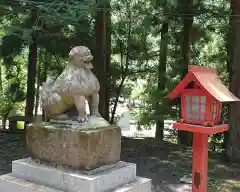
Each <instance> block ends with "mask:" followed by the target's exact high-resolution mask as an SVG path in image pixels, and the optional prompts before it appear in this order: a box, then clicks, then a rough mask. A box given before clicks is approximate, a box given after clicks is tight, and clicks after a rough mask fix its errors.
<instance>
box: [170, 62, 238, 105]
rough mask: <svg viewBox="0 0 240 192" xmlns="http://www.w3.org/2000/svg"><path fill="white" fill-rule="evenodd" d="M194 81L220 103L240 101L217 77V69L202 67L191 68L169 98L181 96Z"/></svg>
mask: <svg viewBox="0 0 240 192" xmlns="http://www.w3.org/2000/svg"><path fill="white" fill-rule="evenodd" d="M192 81H193V82H195V83H198V84H199V85H200V87H201V88H202V89H204V90H205V91H206V92H208V93H209V94H210V95H211V96H212V97H214V98H216V99H217V100H218V101H220V102H231V101H240V100H239V99H238V98H237V97H236V96H235V95H233V94H232V93H231V92H230V91H229V90H228V89H227V87H226V86H225V85H224V84H223V83H222V82H221V80H220V79H219V77H218V76H217V73H216V69H213V68H206V67H200V66H189V71H188V74H187V75H186V76H185V77H184V79H183V80H182V81H181V82H180V83H179V84H178V85H177V86H176V87H175V89H174V90H172V91H171V92H170V93H169V94H168V96H167V97H168V98H169V99H170V100H172V99H175V98H176V97H179V96H181V95H182V91H183V90H184V89H185V88H186V86H187V85H188V84H189V83H190V82H192Z"/></svg>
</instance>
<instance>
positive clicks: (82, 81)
mask: <svg viewBox="0 0 240 192" xmlns="http://www.w3.org/2000/svg"><path fill="white" fill-rule="evenodd" d="M92 60H93V56H92V54H91V52H90V50H89V49H88V48H87V47H85V46H76V47H74V48H73V49H72V50H71V51H70V53H69V62H68V64H67V66H66V68H65V69H64V70H63V72H62V73H61V75H60V76H59V77H58V78H57V79H56V80H54V79H52V78H51V77H48V78H47V80H46V82H45V83H43V86H42V91H41V106H42V108H43V110H44V111H45V113H46V114H47V116H48V117H50V118H51V119H61V120H64V119H71V120H77V121H78V122H80V123H84V122H86V121H88V118H87V114H86V103H85V100H86V99H87V100H88V103H89V108H90V115H91V116H97V117H100V115H99V112H98V105H99V95H98V92H99V89H100V85H99V81H98V79H97V78H96V76H95V75H94V74H93V73H92V72H91V69H92V68H93V66H92V63H91V61H92ZM72 118H73V119H72Z"/></svg>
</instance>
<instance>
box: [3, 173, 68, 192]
mask: <svg viewBox="0 0 240 192" xmlns="http://www.w3.org/2000/svg"><path fill="white" fill-rule="evenodd" d="M0 192H64V191H61V190H58V189H53V188H50V187H46V186H43V185H39V184H36V183H32V182H29V181H25V180H23V179H19V178H16V177H14V176H12V174H7V175H2V176H0Z"/></svg>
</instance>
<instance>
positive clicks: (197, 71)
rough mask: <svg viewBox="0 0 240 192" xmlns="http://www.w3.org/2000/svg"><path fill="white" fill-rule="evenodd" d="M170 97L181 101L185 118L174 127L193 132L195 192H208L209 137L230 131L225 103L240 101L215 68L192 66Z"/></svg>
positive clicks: (193, 179) (193, 181) (193, 188)
mask: <svg viewBox="0 0 240 192" xmlns="http://www.w3.org/2000/svg"><path fill="white" fill-rule="evenodd" d="M168 98H169V99H171V100H172V99H175V98H180V99H181V119H180V120H179V122H178V123H174V124H173V128H175V129H180V130H185V131H191V132H193V168H192V191H193V192H207V169H208V135H209V134H216V133H220V132H224V131H227V129H228V125H227V124H223V122H222V121H221V111H222V103H223V102H233V101H240V100H239V99H238V98H237V97H236V96H234V95H233V94H232V93H231V92H230V91H229V90H228V89H227V88H226V87H225V86H224V85H223V83H222V82H221V80H220V79H219V78H218V76H217V72H216V70H215V69H213V68H206V67H199V66H192V65H190V66H189V68H188V74H187V75H186V76H185V77H184V79H183V80H182V81H181V82H180V83H179V84H178V85H177V87H176V88H175V89H174V90H173V91H172V92H170V93H169V94H168Z"/></svg>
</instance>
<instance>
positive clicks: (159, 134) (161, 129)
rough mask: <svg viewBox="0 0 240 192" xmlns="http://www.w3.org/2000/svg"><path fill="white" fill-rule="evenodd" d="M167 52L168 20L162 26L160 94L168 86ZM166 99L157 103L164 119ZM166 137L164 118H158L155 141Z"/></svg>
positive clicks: (157, 110) (159, 112) (157, 107)
mask: <svg viewBox="0 0 240 192" xmlns="http://www.w3.org/2000/svg"><path fill="white" fill-rule="evenodd" d="M167 50H168V21H167V20H166V21H165V22H164V23H163V24H162V29H161V42H160V52H159V65H158V88H157V89H158V92H163V91H164V90H165V85H166V65H167ZM163 102H164V99H162V103H161V104H160V103H159V102H157V104H156V114H157V115H159V116H160V117H164V110H163V107H164V103H163ZM163 137H164V118H158V119H157V120H156V132H155V139H160V140H163Z"/></svg>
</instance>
